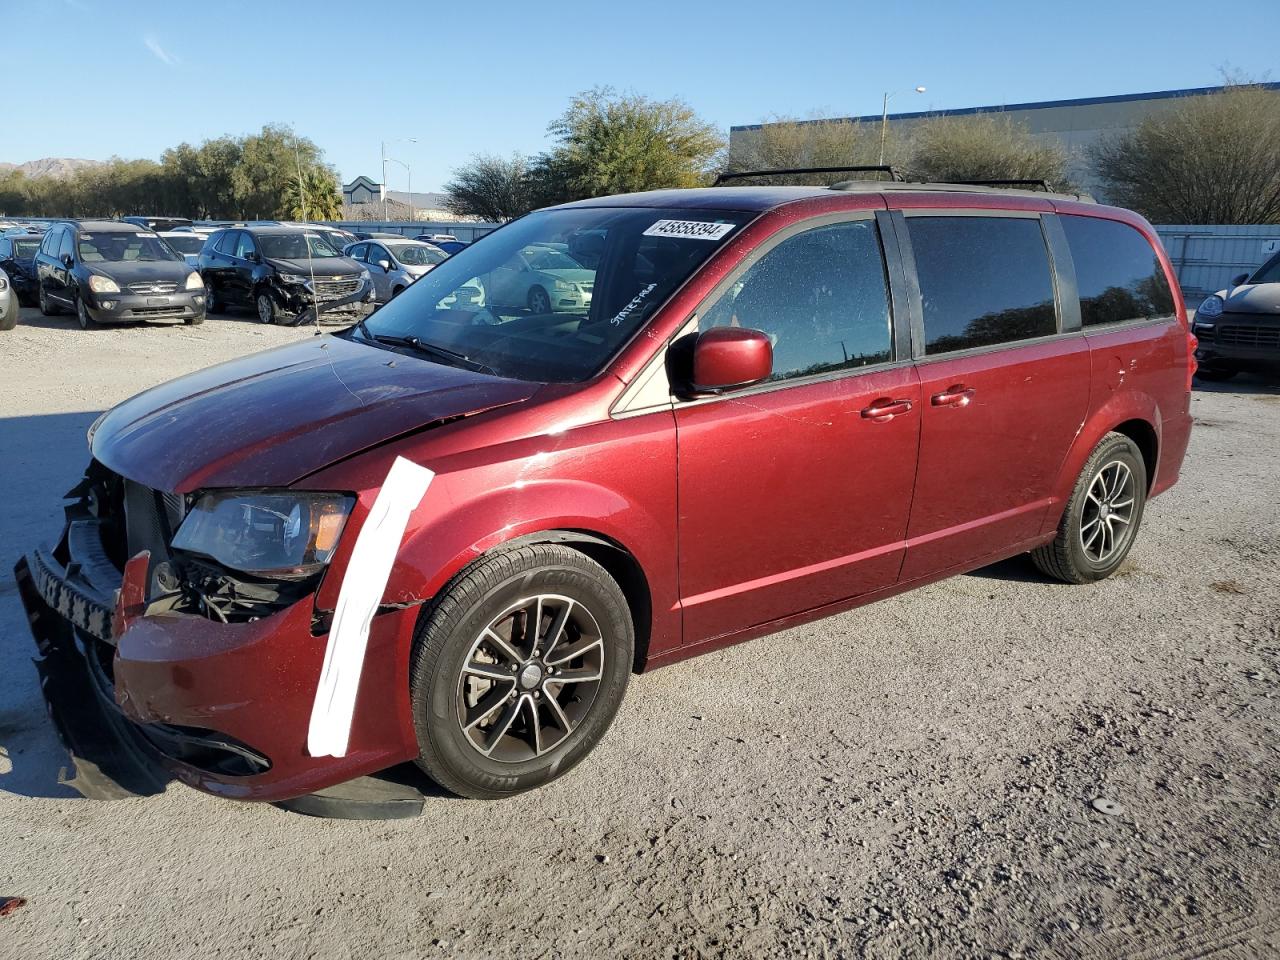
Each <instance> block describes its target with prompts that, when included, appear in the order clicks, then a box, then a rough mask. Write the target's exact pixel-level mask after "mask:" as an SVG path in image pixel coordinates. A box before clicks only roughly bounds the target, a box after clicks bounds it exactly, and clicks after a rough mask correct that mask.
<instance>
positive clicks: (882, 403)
mask: <svg viewBox="0 0 1280 960" xmlns="http://www.w3.org/2000/svg"><path fill="white" fill-rule="evenodd" d="M910 409H911V401H910V400H892V399H890V398H889V397H879V398H878V399H876V400H873V401H871V405H870V406H869V407H863V408H862V418H863V419H864V420H870V421H871V422H872V423H887V422H888V421H890V420H892V419H893V418H894V417H896V416H897V415H898V414H900V413H907V412H908V411H910Z"/></svg>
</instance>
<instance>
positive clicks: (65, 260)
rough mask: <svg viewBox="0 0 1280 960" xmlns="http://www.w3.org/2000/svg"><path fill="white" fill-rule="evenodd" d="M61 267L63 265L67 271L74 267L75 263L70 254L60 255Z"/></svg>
mask: <svg viewBox="0 0 1280 960" xmlns="http://www.w3.org/2000/svg"><path fill="white" fill-rule="evenodd" d="M62 265H63V266H64V267H66V268H67V269H68V270H70V269H71V268H72V267H74V266H75V265H76V262H75V260H74V259H73V258H72V256H71V254H69V253H64V254H63V255H62Z"/></svg>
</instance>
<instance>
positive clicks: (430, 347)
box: [356, 317, 500, 377]
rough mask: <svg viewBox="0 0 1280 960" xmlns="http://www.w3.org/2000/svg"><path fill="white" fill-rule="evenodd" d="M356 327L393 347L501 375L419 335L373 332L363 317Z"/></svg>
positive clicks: (372, 338)
mask: <svg viewBox="0 0 1280 960" xmlns="http://www.w3.org/2000/svg"><path fill="white" fill-rule="evenodd" d="M356 329H357V330H359V331H360V333H361V335H363V336H364V337H366V338H367V339H369V340H372V341H374V342H375V343H385V344H387V345H388V346H392V347H408V348H409V349H411V350H416V351H418V352H419V353H425V354H427V355H428V356H433V357H436V358H437V359H441V360H444V361H445V362H446V363H449V364H451V365H453V366H465V367H469V368H470V369H472V370H475V371H476V372H478V373H488V374H491V375H492V376H495V377H497V376H500V374H499V373H498V371H497V370H495V369H494V368H493V367H491V366H489V365H488V364H487V363H481V362H480V361H479V360H473V359H472V358H471V357H468V356H467V355H466V354H465V353H459V352H458V351H456V350H450V349H449V348H448V347H441V346H438V345H436V344H434V343H427V342H426V341H425V340H422V339H421V338H419V337H415V336H413V335H409V336H399V335H396V334H390V333H373V332H372V331H370V329H369V328H368V326H366V325H365V322H364V318H363V317H362V318H361V319H360V320H358V321H357V322H356Z"/></svg>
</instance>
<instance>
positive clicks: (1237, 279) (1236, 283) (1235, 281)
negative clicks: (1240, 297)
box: [1231, 273, 1249, 287]
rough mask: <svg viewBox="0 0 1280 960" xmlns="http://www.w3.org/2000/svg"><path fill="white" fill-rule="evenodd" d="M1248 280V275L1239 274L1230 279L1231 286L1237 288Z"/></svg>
mask: <svg viewBox="0 0 1280 960" xmlns="http://www.w3.org/2000/svg"><path fill="white" fill-rule="evenodd" d="M1248 279H1249V275H1248V274H1247V273H1241V274H1239V275H1237V276H1234V277H1232V278H1231V285H1232V286H1233V287H1238V286H1240V284H1242V283H1244V282H1245V281H1246V280H1248Z"/></svg>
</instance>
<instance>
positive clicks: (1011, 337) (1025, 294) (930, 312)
mask: <svg viewBox="0 0 1280 960" xmlns="http://www.w3.org/2000/svg"><path fill="white" fill-rule="evenodd" d="M907 224H908V231H909V234H910V237H911V247H912V251H913V253H914V254H915V261H916V275H917V277H918V278H919V282H920V297H921V301H922V306H923V308H924V339H925V354H926V355H929V356H932V355H936V354H940V353H953V352H955V351H957V350H969V349H972V348H974V347H988V346H994V345H998V344H1003V343H1013V342H1016V341H1019V340H1029V339H1032V338H1034V337H1044V336H1049V335H1050V334H1053V333H1056V332H1057V329H1058V319H1057V313H1056V310H1055V308H1054V295H1053V277H1052V275H1051V273H1050V270H1049V254H1048V249H1047V248H1046V246H1045V242H1044V233H1043V232H1042V230H1041V228H1040V221H1039V219H1036V218H1026V217H948V216H938V217H933V216H925V217H910V218H909V219H908V220H907Z"/></svg>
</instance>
